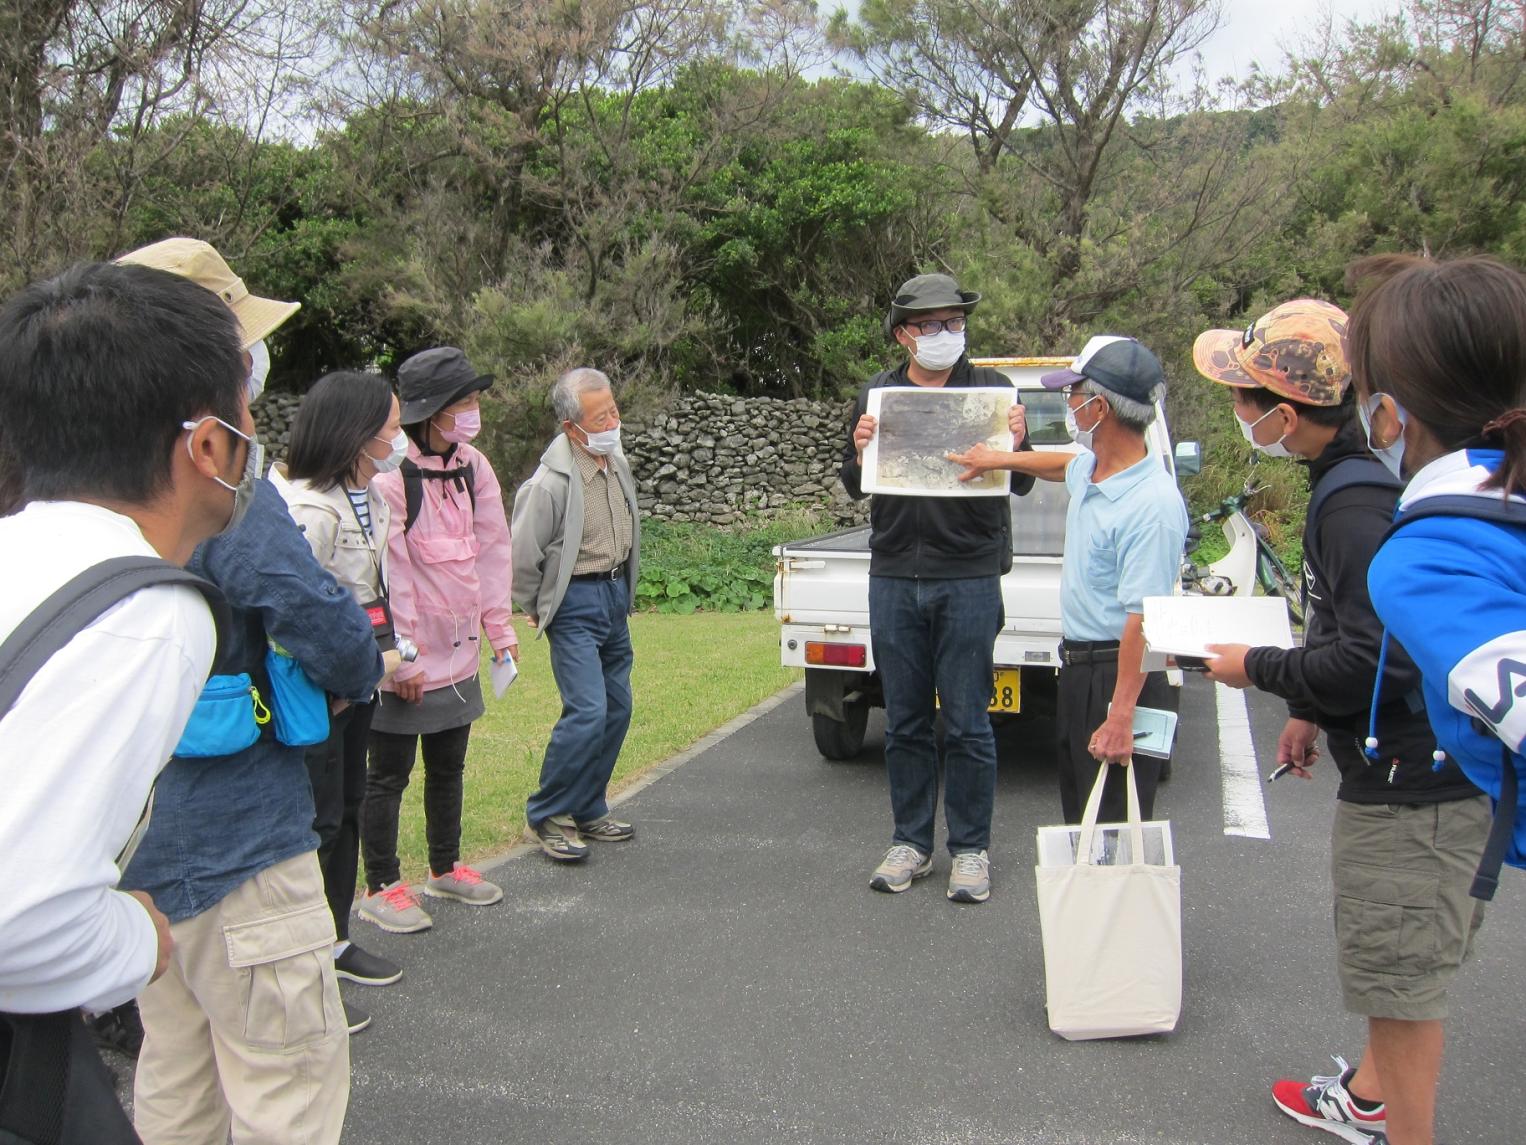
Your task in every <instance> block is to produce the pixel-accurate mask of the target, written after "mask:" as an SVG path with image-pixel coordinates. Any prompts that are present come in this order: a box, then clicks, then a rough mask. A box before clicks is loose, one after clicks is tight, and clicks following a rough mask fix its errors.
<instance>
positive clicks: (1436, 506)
mask: <svg viewBox="0 0 1526 1145" xmlns="http://www.w3.org/2000/svg"><path fill="white" fill-rule="evenodd" d="M1427 517H1472V518H1475V519H1476V520H1479V521H1493V522H1495V523H1496V524H1499V525H1523V526H1526V505H1523V504H1522V503H1521V502H1519V501H1517V500H1516V499H1515V498H1513V497H1512V498H1510V499H1508V500H1507V499H1505V498H1504V497H1473V496H1469V495H1467V494H1464V493H1458V494H1452V495H1449V496H1444V497H1423V498H1421V499H1420V500H1419V501H1416V502H1415V503H1414V504H1413V505H1411V506H1410V507H1409V508H1408V509H1405V510H1404V511H1403V512H1402V513H1400V514H1399V516H1398V517H1397V518H1396V519H1395V520H1394V523H1393V524H1392V525H1390V526H1389V527H1388V532H1387V533H1386V534H1385V535H1384V537H1383V539H1384V540H1385V541H1386V540H1388V538H1389V537H1391V536H1393V535H1394V533H1396V532H1397V531H1398V530H1399V529H1402V528H1403V527H1404V526H1405V525H1408V524H1410V523H1411V522H1414V521H1423V520H1425V518H1427Z"/></svg>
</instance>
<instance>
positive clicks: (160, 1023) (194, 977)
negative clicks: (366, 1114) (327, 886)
mask: <svg viewBox="0 0 1526 1145" xmlns="http://www.w3.org/2000/svg"><path fill="white" fill-rule="evenodd" d="M171 932H172V933H173V935H174V938H175V953H174V958H173V960H172V961H171V963H170V967H169V969H168V970H167V971H165V973H164V976H163V977H161V978H160V979H159V980H158V981H157V982H154V983H153V984H151V985H150V986H149V987H148V988H147V989H146V990H144V991H143V993H142V995H141V996H140V997H139V999H138V1006H139V1009H140V1010H141V1011H142V1014H143V1029H144V1034H145V1037H144V1040H143V1052H142V1054H141V1056H140V1057H139V1059H138V1075H137V1082H136V1085H135V1087H134V1091H133V1105H134V1115H133V1122H134V1126H135V1127H136V1129H137V1131H138V1133H139V1135H140V1136H141V1137H142V1138H143V1141H144V1145H220V1143H221V1142H224V1141H226V1140H227V1139H228V1135H229V1133H230V1132H231V1133H232V1135H233V1141H234V1142H235V1145H328V1143H332V1142H337V1141H338V1140H339V1134H340V1131H341V1130H342V1129H343V1128H344V1115H345V1110H346V1108H348V1106H349V1100H350V1043H349V1032H348V1030H347V1028H346V1025H345V1019H344V1008H343V1006H342V1005H341V1004H340V1001H339V983H338V980H337V979H336V978H335V977H334V956H333V943H334V921H333V917H332V916H331V915H330V913H329V907H328V901H327V900H326V899H325V898H324V895H323V876H322V874H321V873H320V871H319V869H318V859H317V856H316V855H314V854H313V853H312V852H308V853H307V854H304V855H298V856H296V857H295V858H291V859H287V860H285V861H284V862H281V863H277V864H276V865H275V866H273V867H270V868H268V869H267V870H264V871H261V872H260V873H259V874H257V875H255V876H254V877H253V878H251V879H249V880H248V881H247V882H245V883H244V884H243V885H241V886H240V887H238V888H237V889H236V890H234V891H233V893H232V894H230V895H228V897H227V898H225V899H223V900H222V902H220V903H218V904H217V905H216V906H215V907H213V908H212V909H211V910H208V911H206V912H204V913H203V914H199V915H197V916H196V917H195V918H192V919H187V920H186V921H185V922H179V923H176V924H174V926H173V927H171Z"/></svg>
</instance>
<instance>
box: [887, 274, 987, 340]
mask: <svg viewBox="0 0 1526 1145" xmlns="http://www.w3.org/2000/svg"><path fill="white" fill-rule="evenodd" d="M979 301H980V295H979V294H977V293H975V291H973V290H960V289H959V284H958V283H957V282H955V281H954V280H953V279H952V278H950V277H949V276H948V275H946V274H919V275H917V277H916V278H909V279H907V280H906V281H905V282H903V283H902V284H901V289H900V290H898V291H896V295H895V297H894V298H892V299H891V300H890V313H889V314H887V315H885V337H887V338H888V337H890V332H891V331H892V330H894V329H895V328H896V327H897V326H899V325H900V324H901V323H902V322H904V321H906V317H907V315H910V314H915V313H917V312H918V311H922V310H963V311H964V312H965V313H966V314H968V313H969V312H970V311H971V310H974V309H975V304H976V303H978V302H979Z"/></svg>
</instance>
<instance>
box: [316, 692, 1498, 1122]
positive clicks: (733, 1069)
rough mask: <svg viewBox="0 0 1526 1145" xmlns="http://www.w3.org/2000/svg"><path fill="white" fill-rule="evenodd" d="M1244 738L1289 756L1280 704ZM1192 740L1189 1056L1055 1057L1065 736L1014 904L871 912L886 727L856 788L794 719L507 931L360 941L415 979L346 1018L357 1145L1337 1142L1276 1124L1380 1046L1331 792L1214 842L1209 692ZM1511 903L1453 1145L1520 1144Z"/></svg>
mask: <svg viewBox="0 0 1526 1145" xmlns="http://www.w3.org/2000/svg"><path fill="white" fill-rule="evenodd" d="M1251 712H1252V724H1253V727H1254V730H1255V738H1256V741H1257V742H1258V743H1259V744H1261V745H1266V744H1269V743H1271V742H1274V740H1275V734H1276V730H1277V728H1278V727H1279V726H1280V722H1281V720H1280V716H1279V714H1278V712H1277V709H1276V707H1275V706H1274V705H1273V704H1272V703H1270V702H1267V701H1264V700H1261V699H1256V700H1254V701H1253V703H1252V709H1251ZM1182 716H1183V720H1182V733H1181V740H1180V744H1179V748H1178V752H1177V759H1176V765H1175V767H1176V772H1175V776H1174V778H1173V779H1172V781H1171V782H1170V783H1169V784H1168V785H1166V786H1165V787H1164V788H1163V789H1162V794H1161V797H1160V800H1159V802H1158V807H1157V810H1158V812H1159V813H1161V814H1163V815H1167V816H1169V817H1170V818H1171V819H1172V821H1173V824H1174V828H1175V836H1176V849H1177V856H1178V861H1179V862H1180V863H1181V864H1182V867H1183V899H1184V931H1185V943H1186V950H1187V969H1186V993H1185V999H1186V1001H1185V1009H1184V1014H1183V1017H1182V1023H1181V1026H1180V1028H1179V1030H1178V1031H1177V1032H1176V1033H1175V1034H1174V1035H1172V1036H1170V1037H1166V1038H1152V1039H1139V1040H1132V1041H1113V1042H1091V1043H1067V1042H1064V1041H1062V1040H1060V1039H1058V1038H1056V1037H1054V1036H1053V1035H1051V1034H1050V1033H1049V1032H1048V1030H1047V1028H1046V1026H1045V1021H1044V1011H1043V970H1042V952H1041V947H1040V941H1039V934H1038V925H1037V914H1036V910H1037V908H1036V904H1035V898H1034V890H1033V873H1032V862H1033V832H1034V828H1035V827H1036V826H1038V825H1040V824H1043V823H1048V822H1052V821H1054V820H1055V819H1056V818H1057V817H1058V816H1057V811H1058V797H1057V795H1056V794H1055V780H1054V775H1053V771H1052V765H1051V763H1050V750H1049V744H1050V736H1051V731H1050V728H1049V727H1048V726H1047V725H1045V724H1043V723H1041V722H1038V721H1025V722H1018V723H1015V724H1012V725H1009V726H1008V727H1007V728H1006V729H1005V734H1004V736H1003V757H1004V758H1003V767H1002V771H1001V777H1000V783H999V790H998V794H997V808H996V823H995V842H994V845H993V848H992V860H993V868H994V880H995V892H994V894H993V897H992V899H991V901H990V902H989V903H988V904H986V905H984V906H979V907H972V906H956V905H954V904H952V903H950V902H948V901H947V900H946V899H945V897H944V893H943V884H944V880H945V879H946V877H947V863H948V860H947V856H946V855H940V856H939V858H938V867H937V870H936V871H935V874H934V875H933V876H932V877H931V878H929V879H926V880H924V881H922V882H920V883H918V884H917V885H916V886H915V887H914V888H913V889H912V890H911V891H909V892H907V893H906V894H903V895H897V896H890V895H881V894H875V893H873V892H871V891H870V890H869V889H868V886H867V878H868V873H869V871H870V869H871V868H872V867H873V865H874V863H875V862H876V861H877V860H878V858H879V855H880V853H881V852H882V851H883V849H884V847H885V846H886V845H888V841H889V834H890V822H889V808H888V800H887V798H886V795H885V790H884V787H885V784H884V778H883V771H882V767H881V765H880V762H879V754H878V753H879V749H880V746H881V739H880V734H881V733H880V730H879V726H880V725H879V724H878V723H877V722H876V723H873V724H871V729H870V739H869V742H868V743H867V744H866V745H865V750H864V753H863V755H862V756H861V758H860V759H859V760H857V761H854V762H848V763H836V764H833V763H827V762H825V761H823V760H821V759H820V758H819V757H818V756H817V755H816V753H815V751H814V749H813V748H812V744H811V739H810V733H809V729H808V725H807V722H806V720H805V718H804V715H803V704H802V701H801V700H800V698H799V696H798V695H790V696H788V697H786V698H785V699H784V701H783V702H782V703H781V704H780V705H779V706H777V707H776V708H774V709H773V710H771V711H768V712H766V713H765V714H763V715H761V716H760V717H759V718H757V719H756V720H754V721H753V722H751V723H748V724H747V725H746V726H745V727H742V728H741V729H740V730H737V731H736V732H734V733H733V734H731V735H730V736H728V737H727V738H725V739H724V740H722V741H721V742H719V743H718V744H715V745H714V746H711V747H709V748H707V749H705V750H702V751H700V752H698V753H697V754H696V755H695V756H694V757H693V758H692V759H691V760H689V761H688V762H686V763H685V764H684V765H683V766H681V767H679V768H677V769H676V770H674V771H673V772H672V773H671V774H668V775H666V776H664V777H663V778H661V779H660V780H659V781H658V782H655V783H653V784H651V785H650V786H648V787H646V788H645V789H643V790H641V791H639V792H637V793H636V794H634V795H633V796H632V797H631V798H630V799H629V800H627V801H626V802H625V803H624V805H623V809H622V814H624V815H626V816H628V817H629V818H630V819H631V820H633V821H634V822H636V823H637V824H638V826H639V830H640V834H639V836H638V838H637V839H636V841H635V842H633V843H630V844H623V845H615V846H608V847H605V848H603V849H599V850H597V851H596V853H595V854H594V855H593V856H592V858H591V859H590V860H589V862H588V863H586V864H585V865H583V866H582V867H581V868H576V867H574V868H567V867H562V866H555V865H553V864H551V863H550V862H549V861H547V860H545V859H543V858H542V857H541V856H540V855H539V854H538V853H521V854H519V855H517V856H515V857H511V858H509V859H508V860H507V861H506V862H504V863H503V864H501V865H500V866H498V867H497V869H496V872H495V874H494V876H493V877H494V878H496V879H497V880H498V881H500V882H501V883H502V884H503V886H504V889H505V901H504V903H503V904H502V905H501V906H498V907H495V908H490V909H486V910H473V909H471V908H466V907H461V906H454V905H452V904H441V905H439V906H438V907H436V908H432V909H434V912H435V919H436V926H435V929H434V930H433V931H431V932H429V933H427V934H423V935H414V936H391V935H382V934H381V933H380V932H378V931H376V930H375V928H373V927H370V926H368V925H365V924H359V925H358V926H357V931H356V934H357V937H359V938H360V939H361V940H362V941H363V942H364V943H365V944H366V945H368V946H372V947H374V948H375V949H377V950H378V951H380V952H383V953H386V954H388V955H391V956H393V957H396V958H397V959H399V960H400V961H402V962H403V963H404V964H405V965H406V966H407V974H406V976H405V977H404V979H403V981H402V982H401V983H399V984H398V985H396V986H393V987H389V988H386V989H380V990H377V989H371V990H363V989H358V988H356V989H355V991H354V995H353V996H354V997H355V999H356V1000H357V1001H359V1002H361V1003H362V1004H364V1005H366V1006H368V1007H369V1008H370V1009H371V1010H372V1012H373V1013H374V1014H375V1017H376V1020H375V1024H374V1025H373V1027H372V1028H371V1030H369V1031H368V1032H366V1033H364V1034H362V1035H360V1036H359V1037H357V1038H356V1039H355V1041H354V1043H353V1046H354V1086H353V1095H352V1099H351V1105H350V1116H349V1122H348V1126H349V1132H348V1134H347V1140H348V1141H352V1142H357V1143H362V1142H364V1143H372V1142H375V1143H382V1142H385V1143H393V1142H399V1143H411V1142H449V1143H453V1145H454V1143H459V1145H469V1143H476V1142H537V1143H538V1142H564V1141H566V1142H576V1141H601V1142H618V1143H622V1145H623V1143H632V1145H635V1143H645V1142H653V1143H664V1145H666V1143H675V1145H680V1143H695V1145H702V1143H703V1145H708V1143H712V1142H727V1143H731V1145H744V1143H750V1142H768V1143H769V1145H779V1143H785V1142H812V1143H816V1142H908V1143H911V1142H917V1143H922V1142H927V1143H934V1145H938V1143H955V1142H959V1143H975V1142H979V1143H987V1142H993V1143H994V1142H1009V1143H1013V1145H1135V1143H1144V1142H1150V1143H1153V1145H1227V1143H1233V1142H1255V1143H1257V1145H1282V1143H1286V1145H1296V1143H1297V1142H1308V1141H1310V1140H1311V1139H1312V1140H1313V1141H1314V1142H1315V1143H1316V1145H1317V1143H1318V1142H1320V1141H1334V1140H1336V1139H1335V1138H1332V1137H1327V1136H1324V1135H1320V1134H1316V1133H1315V1132H1314V1131H1312V1130H1308V1129H1303V1128H1300V1127H1298V1126H1296V1125H1295V1124H1293V1123H1292V1122H1290V1121H1288V1120H1287V1119H1286V1118H1284V1117H1283V1116H1282V1115H1281V1114H1279V1113H1278V1112H1276V1110H1275V1109H1274V1108H1273V1106H1272V1105H1271V1102H1270V1099H1269V1097H1268V1096H1267V1090H1268V1086H1269V1085H1270V1083H1271V1081H1272V1080H1273V1079H1274V1078H1276V1077H1277V1076H1279V1075H1280V1074H1282V1073H1284V1072H1289V1073H1291V1074H1293V1075H1308V1074H1310V1073H1313V1072H1319V1073H1324V1072H1328V1069H1327V1067H1329V1065H1330V1062H1329V1059H1328V1057H1327V1056H1326V1055H1327V1054H1329V1053H1332V1052H1340V1053H1345V1054H1347V1055H1355V1054H1356V1053H1358V1052H1359V1051H1360V1049H1361V1031H1362V1027H1361V1025H1360V1023H1359V1022H1358V1021H1356V1020H1354V1019H1352V1018H1350V1017H1348V1016H1347V1015H1345V1014H1344V1013H1343V1012H1342V1011H1341V1007H1340V1000H1339V994H1338V991H1337V988H1336V983H1335V977H1334V972H1333V969H1332V950H1331V947H1332V943H1331V936H1330V921H1329V919H1330V895H1329V879H1328V874H1327V871H1326V864H1327V853H1328V844H1327V832H1328V826H1329V819H1330V813H1331V803H1332V800H1333V784H1331V783H1330V782H1328V780H1327V781H1325V782H1309V783H1302V782H1298V781H1296V780H1292V779H1287V780H1279V781H1278V782H1277V784H1275V785H1274V786H1273V787H1272V788H1270V789H1268V793H1267V798H1268V801H1269V802H1268V812H1269V817H1270V825H1271V833H1272V839H1271V840H1270V841H1264V840H1255V839H1247V838H1239V837H1230V836H1226V835H1225V834H1224V830H1223V827H1224V810H1223V806H1222V802H1221V793H1220V788H1221V783H1220V776H1219V751H1218V740H1217V736H1218V732H1217V725H1216V717H1215V704H1214V694H1213V690H1212V688H1211V687H1210V686H1209V685H1207V684H1205V683H1203V682H1202V681H1201V680H1194V681H1191V682H1190V683H1189V686H1188V688H1187V690H1186V693H1185V695H1184V696H1183V702H1182ZM638 718H639V713H638ZM1263 770H1265V768H1263ZM468 781H469V777H468ZM1509 874H1510V875H1512V876H1513V877H1509V878H1507V879H1506V880H1505V885H1504V889H1503V890H1502V892H1501V896H1500V897H1501V901H1500V902H1499V904H1498V905H1497V906H1496V907H1495V908H1493V914H1492V916H1491V919H1490V922H1489V924H1488V926H1487V927H1486V930H1485V935H1486V938H1487V940H1488V941H1487V943H1486V945H1485V949H1484V950H1483V952H1482V954H1481V957H1480V958H1479V959H1478V960H1477V961H1476V962H1474V963H1473V964H1472V965H1471V966H1469V967H1468V968H1466V969H1465V971H1464V974H1463V976H1462V978H1461V980H1460V983H1459V986H1458V988H1457V990H1456V991H1455V996H1456V1002H1455V1006H1454V1017H1453V1021H1452V1023H1451V1027H1450V1029H1451V1035H1452V1048H1451V1053H1450V1056H1449V1058H1448V1062H1447V1068H1446V1074H1445V1079H1444V1096H1443V1102H1442V1114H1441V1125H1440V1133H1441V1139H1442V1141H1444V1142H1446V1143H1447V1145H1482V1143H1485V1142H1488V1143H1490V1145H1498V1143H1500V1142H1506V1141H1514V1140H1519V1139H1520V1137H1519V1134H1520V1131H1521V1130H1520V1123H1521V1120H1522V1115H1523V1111H1526V1099H1523V1097H1522V1093H1521V1090H1520V1078H1521V1060H1522V1052H1523V1048H1526V1006H1523V1004H1522V1001H1521V1000H1522V999H1523V998H1526V876H1523V875H1522V874H1521V873H1520V872H1509ZM346 989H347V990H350V989H351V987H349V986H347V987H346Z"/></svg>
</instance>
